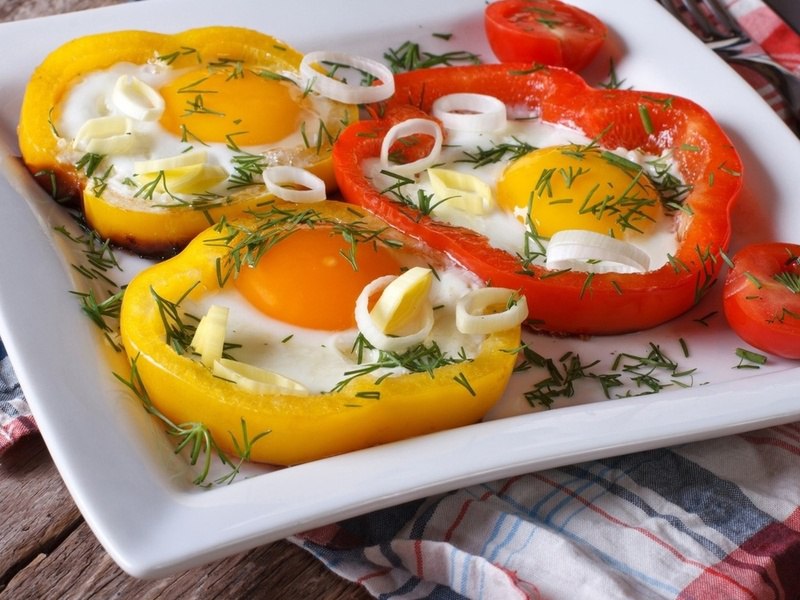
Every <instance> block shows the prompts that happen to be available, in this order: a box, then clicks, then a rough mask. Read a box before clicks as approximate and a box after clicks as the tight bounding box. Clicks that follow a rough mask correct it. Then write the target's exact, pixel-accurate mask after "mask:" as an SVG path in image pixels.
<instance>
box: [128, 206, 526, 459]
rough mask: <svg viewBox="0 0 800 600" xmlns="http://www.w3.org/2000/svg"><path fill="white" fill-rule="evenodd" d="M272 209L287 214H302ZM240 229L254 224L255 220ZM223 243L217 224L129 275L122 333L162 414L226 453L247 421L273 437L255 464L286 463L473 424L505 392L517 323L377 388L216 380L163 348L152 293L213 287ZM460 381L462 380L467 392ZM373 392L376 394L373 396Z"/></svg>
mask: <svg viewBox="0 0 800 600" xmlns="http://www.w3.org/2000/svg"><path fill="white" fill-rule="evenodd" d="M276 206H279V207H281V209H284V208H285V209H286V210H288V211H289V213H291V212H292V211H299V210H304V209H303V208H298V207H293V206H288V205H287V206H284V205H283V204H282V203H281V204H276ZM313 210H314V211H315V212H316V213H318V214H319V215H321V216H322V217H324V218H325V219H326V220H328V221H330V222H340V223H351V222H353V221H354V220H359V221H363V222H366V223H367V224H371V225H373V226H374V227H376V228H377V229H381V228H385V224H384V223H383V222H381V221H379V220H378V219H377V218H375V217H373V216H371V215H369V213H364V212H362V211H359V210H354V209H353V207H352V206H348V205H345V204H341V203H336V202H322V203H319V204H315V205H314V208H313ZM250 219H254V217H250ZM243 223H244V224H245V225H247V224H250V225H252V226H253V227H255V225H256V221H255V220H250V221H247V220H245V221H243ZM219 239H220V232H219V231H218V230H217V228H210V229H208V230H206V231H205V232H204V233H202V234H200V235H199V236H198V237H197V238H196V239H195V240H193V241H192V242H191V243H190V244H189V246H187V248H186V249H185V250H184V251H183V252H181V253H180V254H178V255H177V256H175V257H174V258H172V259H169V260H167V261H165V262H162V263H159V264H158V265H155V266H153V267H151V268H149V269H147V270H145V271H143V272H142V273H141V274H139V275H138V276H137V277H135V278H134V279H133V281H132V282H131V283H130V284H129V286H128V287H127V290H126V292H125V297H124V302H123V305H122V312H121V332H122V339H123V343H124V346H125V349H126V351H127V353H128V356H129V357H130V358H131V359H132V360H135V361H136V363H135V364H136V368H137V371H138V374H139V375H140V377H141V380H142V383H143V385H144V386H145V388H146V390H147V393H148V396H149V397H150V399H151V401H152V402H153V404H154V405H155V406H156V407H157V408H158V410H160V411H162V412H163V413H164V414H165V415H166V416H167V417H169V418H170V419H171V420H173V422H175V423H182V422H202V423H203V424H205V425H206V426H207V427H209V428H210V430H211V432H212V434H213V436H214V439H215V441H216V443H217V444H218V445H219V446H220V447H222V448H223V450H225V451H226V452H231V453H234V452H235V451H236V448H235V446H234V445H233V443H232V440H231V436H234V437H237V436H240V433H241V431H242V421H243V420H244V422H245V423H246V425H247V430H248V432H249V434H250V435H251V436H256V435H258V434H259V433H262V432H269V433H268V434H267V435H266V436H264V437H262V438H260V439H259V440H258V442H257V443H256V444H254V445H253V448H252V451H251V455H250V459H251V460H253V461H257V462H265V463H271V464H279V465H291V464H297V463H302V462H307V461H311V460H315V459H319V458H323V457H326V456H332V455H336V454H340V453H344V452H349V451H353V450H358V449H362V448H367V447H370V446H374V445H378V444H383V443H388V442H392V441H397V440H401V439H406V438H410V437H414V436H418V435H423V434H427V433H431V432H435V431H441V430H444V429H449V428H454V427H459V426H463V425H468V424H471V423H475V422H477V421H479V420H480V419H481V418H482V417H483V416H484V415H485V414H486V412H487V411H488V410H489V409H490V408H491V407H492V406H493V405H494V404H495V403H496V402H497V401H498V400H499V398H500V397H501V396H502V394H503V393H504V391H505V388H506V385H507V384H508V381H509V378H510V376H511V373H512V371H513V368H514V364H515V361H516V352H515V351H514V350H516V349H517V348H518V347H519V344H520V331H521V330H520V327H519V326H516V327H512V328H510V329H507V330H505V331H501V332H498V333H494V334H490V335H488V336H487V337H486V338H485V339H484V341H483V343H482V345H481V348H480V351H479V353H478V355H477V356H475V357H474V358H473V359H472V360H469V361H466V362H461V363H458V364H449V365H446V366H443V367H440V368H437V369H435V370H434V372H433V377H431V375H430V374H428V373H424V372H423V373H411V374H406V375H398V376H391V377H387V378H385V379H383V380H381V381H380V382H377V381H376V380H375V378H374V377H372V376H370V375H365V376H363V377H359V378H356V379H354V380H352V381H351V382H350V383H348V385H346V386H345V387H344V388H343V389H342V390H341V391H334V392H330V393H323V394H316V395H313V394H312V395H310V396H302V397H298V396H291V395H282V394H254V393H251V392H247V391H244V390H242V389H239V388H237V386H236V385H235V384H234V383H232V382H230V381H225V380H223V379H220V378H218V377H215V376H214V375H213V374H212V373H211V371H210V370H209V369H207V368H205V367H204V366H203V365H202V364H200V363H199V362H198V361H197V360H194V359H192V358H191V357H189V356H187V355H179V354H178V353H176V352H175V350H174V349H173V348H172V347H171V346H170V345H169V344H168V343H167V342H166V339H165V327H164V323H163V321H162V318H161V316H160V314H159V308H158V305H157V302H156V301H155V300H154V297H153V292H156V293H157V294H158V295H159V296H161V297H162V298H164V299H166V300H168V301H171V302H176V301H177V300H178V299H180V298H181V297H182V296H183V295H184V294H186V292H187V290H188V289H190V288H191V289H192V291H191V293H190V295H189V296H188V297H189V298H192V299H197V298H199V297H202V296H204V295H206V294H211V293H213V292H214V291H216V290H219V289H220V283H219V280H218V271H217V268H216V267H217V262H218V260H224V259H225V257H226V256H229V252H230V250H229V248H228V247H226V246H225V245H221V244H220V243H219ZM298 277H302V274H298ZM193 286H194V287H193ZM459 380H462V381H463V380H466V381H468V382H469V388H467V387H466V386H464V385H463V384H462V383H459ZM376 391H378V392H379V397H375V396H374V395H373V396H370V394H374V393H375V392H376ZM365 392H366V395H365ZM239 443H241V440H239Z"/></svg>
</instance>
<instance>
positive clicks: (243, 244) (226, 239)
mask: <svg viewBox="0 0 800 600" xmlns="http://www.w3.org/2000/svg"><path fill="white" fill-rule="evenodd" d="M351 212H352V213H353V215H354V217H361V215H360V214H359V213H358V212H356V211H355V209H352V210H351ZM251 214H252V215H253V216H254V217H255V219H256V221H255V226H251V225H250V224H248V225H242V224H237V223H231V222H230V221H228V220H227V219H224V218H223V219H221V220H220V221H219V222H218V223H217V224H216V226H215V229H216V231H218V232H219V233H220V236H219V237H218V238H214V239H212V240H209V241H208V242H206V243H207V244H209V245H212V246H224V247H226V248H228V253H227V255H226V256H225V257H224V258H221V259H218V260H217V279H218V282H219V285H220V287H222V286H223V285H225V282H226V281H227V280H228V279H229V278H230V277H231V276H234V277H235V276H236V275H237V274H238V272H239V270H240V269H241V268H242V267H243V266H255V265H256V264H258V261H259V260H260V258H261V257H262V256H263V255H264V254H265V253H266V252H268V251H269V250H270V249H271V248H272V247H273V246H275V244H277V243H279V242H280V241H282V240H283V239H285V238H287V237H288V236H290V235H292V233H294V232H295V231H297V230H298V229H300V228H314V227H320V226H322V227H328V228H329V229H330V230H331V234H332V235H340V236H341V237H342V238H343V239H344V240H345V241H347V242H348V244H349V249H348V251H342V252H341V255H342V257H343V258H344V259H345V260H347V261H348V262H349V263H350V265H351V266H353V269H354V270H356V269H357V267H358V265H357V262H356V249H357V247H358V245H359V244H369V243H373V244H381V245H383V246H386V247H388V248H399V247H400V246H402V242H400V241H399V240H397V239H394V238H392V237H389V236H387V235H386V232H387V231H389V230H390V228H389V227H381V228H378V229H376V228H373V227H371V226H369V225H367V224H366V223H365V222H364V221H363V220H361V219H360V218H356V219H354V220H352V221H347V222H343V221H340V220H338V219H334V218H330V217H325V216H323V215H322V214H320V213H319V212H318V211H316V210H314V209H313V208H298V209H284V208H280V207H278V206H276V205H275V203H274V202H271V203H267V204H266V205H265V206H264V208H263V209H261V210H257V211H253V212H252V213H251Z"/></svg>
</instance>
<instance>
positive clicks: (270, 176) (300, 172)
mask: <svg viewBox="0 0 800 600" xmlns="http://www.w3.org/2000/svg"><path fill="white" fill-rule="evenodd" d="M262 174H263V177H264V185H266V186H267V191H268V192H269V193H270V194H272V195H273V196H277V197H278V198H280V199H281V200H286V201H287V202H296V203H298V204H307V203H311V202H320V201H322V200H325V198H326V195H325V182H324V181H323V180H322V179H320V178H319V177H317V176H316V175H314V174H313V173H311V172H310V171H306V170H305V169H301V168H300V167H292V166H289V165H279V166H275V167H267V168H266V169H264V171H263V173H262ZM293 186H300V187H302V188H305V189H296V188H295V187H293Z"/></svg>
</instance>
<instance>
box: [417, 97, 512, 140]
mask: <svg viewBox="0 0 800 600" xmlns="http://www.w3.org/2000/svg"><path fill="white" fill-rule="evenodd" d="M432 114H433V116H434V117H436V118H437V119H439V120H440V121H441V122H442V124H443V125H444V126H445V127H446V128H447V129H453V130H457V131H475V132H492V131H499V130H501V129H503V127H505V126H506V105H505V104H504V103H503V101H502V100H500V99H498V98H495V97H494V96H487V95H486V94H470V93H461V94H448V95H446V96H442V97H441V98H437V99H436V100H434V102H433V107H432Z"/></svg>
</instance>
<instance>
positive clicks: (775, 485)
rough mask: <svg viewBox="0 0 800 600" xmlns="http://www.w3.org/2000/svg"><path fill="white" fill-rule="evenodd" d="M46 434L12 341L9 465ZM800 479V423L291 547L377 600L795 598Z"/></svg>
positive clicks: (782, 55) (359, 522)
mask: <svg viewBox="0 0 800 600" xmlns="http://www.w3.org/2000/svg"><path fill="white" fill-rule="evenodd" d="M726 2H727V3H728V4H730V5H731V7H732V9H733V10H734V13H735V14H736V15H737V17H738V18H739V19H740V21H741V23H742V25H743V27H744V28H745V29H746V30H747V31H748V33H749V34H750V36H751V37H752V38H753V40H754V41H755V42H756V44H757V45H760V49H763V51H765V52H768V53H769V54H770V55H772V56H773V57H774V58H776V59H777V60H780V61H781V62H783V64H785V65H786V66H787V67H788V68H790V69H792V70H795V72H798V71H800V38H799V37H798V36H797V35H796V34H794V32H793V31H792V30H791V29H790V28H789V27H787V26H786V24H785V23H783V22H781V21H780V19H778V17H777V15H775V14H774V13H773V12H772V11H770V10H769V9H768V8H766V7H765V6H764V5H763V4H762V2H761V1H760V0H726ZM756 49H758V48H756ZM752 83H753V84H754V85H755V86H757V88H758V89H759V90H760V91H761V92H762V94H763V95H764V96H765V98H766V99H767V100H768V101H771V103H772V104H773V106H774V107H775V108H776V110H778V112H779V113H780V112H781V111H782V106H781V105H780V102H779V101H776V99H775V96H774V90H770V89H769V88H768V87H765V86H763V82H758V81H752ZM35 431H36V424H35V421H34V419H33V417H32V415H31V413H30V410H29V409H28V406H27V404H26V402H25V399H24V397H23V395H22V392H21V390H20V388H19V384H18V382H17V380H16V377H15V376H14V373H13V370H12V368H11V364H10V361H9V360H8V357H7V356H6V352H5V349H4V348H3V346H2V342H0V453H2V451H3V450H5V449H7V448H8V447H9V446H10V445H12V444H13V443H14V442H15V441H17V440H19V439H20V438H22V437H23V436H25V435H27V434H30V433H32V432H35ZM798 482H800V424H791V425H784V426H780V427H774V428H771V429H767V430H761V431H755V432H751V433H747V434H742V435H738V436H729V437H724V438H720V439H716V440H710V441H706V442H699V443H693V444H686V445H683V446H679V447H672V448H665V449H659V450H653V451H648V452H641V453H636V454H631V455H626V456H621V457H616V458H609V459H605V460H595V461H590V462H586V463H582V464H577V465H572V466H568V467H563V468H558V469H551V470H547V471H542V472H538V473H531V474H528V475H524V476H520V477H514V478H510V479H503V480H499V481H494V482H490V483H485V484H481V485H476V486H472V487H468V488H464V489H460V490H457V491H455V492H451V493H448V494H442V495H438V496H433V497H430V498H426V499H424V500H419V501H416V502H411V503H407V504H403V505H400V506H396V507H392V508H388V509H385V510H381V511H377V512H373V513H370V514H367V515H364V516H361V517H358V518H354V519H350V520H348V521H343V522H341V523H336V524H332V525H329V526H327V527H322V528H319V529H315V530H313V531H309V532H306V533H303V534H300V535H296V536H293V537H292V538H290V540H291V541H293V542H294V543H296V544H298V545H300V546H301V547H303V548H305V549H307V550H308V551H309V552H311V553H312V554H313V555H314V556H316V557H317V558H319V559H320V560H321V561H322V562H323V563H324V564H325V565H327V567H328V568H330V569H331V570H332V571H334V572H336V573H338V574H339V575H341V576H342V577H344V578H346V579H349V580H351V581H355V582H358V583H359V584H361V585H363V586H364V588H365V589H366V590H367V591H369V593H371V594H372V595H374V596H375V597H376V598H385V599H389V598H403V599H411V598H433V599H447V600H450V599H459V598H487V599H500V598H501V599H504V600H505V599H513V598H521V599H522V598H534V599H548V600H557V599H559V598H564V599H569V600H580V599H582V598H586V599H592V600H595V599H615V598H637V599H639V600H647V599H664V598H670V599H672V598H675V599H685V600H690V599H697V600H706V599H712V600H714V599H725V600H738V599H743V600H744V599H748V600H760V599H767V598H770V599H771V598H775V599H778V598H782V599H792V598H800V485H798Z"/></svg>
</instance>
